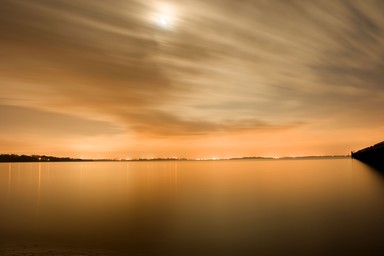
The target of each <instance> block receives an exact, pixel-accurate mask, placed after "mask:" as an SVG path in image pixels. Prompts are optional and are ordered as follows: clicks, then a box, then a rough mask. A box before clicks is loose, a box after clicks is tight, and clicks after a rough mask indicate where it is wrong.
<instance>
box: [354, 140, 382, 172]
mask: <svg viewBox="0 0 384 256" xmlns="http://www.w3.org/2000/svg"><path fill="white" fill-rule="evenodd" d="M351 156H352V158H355V159H357V160H360V161H362V162H364V163H366V164H369V165H372V166H374V167H379V168H380V169H381V170H382V169H384V141H382V142H380V143H377V144H375V145H373V146H370V147H367V148H363V149H361V150H359V151H356V152H352V153H351Z"/></svg>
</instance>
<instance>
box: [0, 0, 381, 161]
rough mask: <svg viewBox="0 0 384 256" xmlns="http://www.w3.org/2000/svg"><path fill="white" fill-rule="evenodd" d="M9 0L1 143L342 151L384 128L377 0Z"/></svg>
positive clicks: (102, 153)
mask: <svg viewBox="0 0 384 256" xmlns="http://www.w3.org/2000/svg"><path fill="white" fill-rule="evenodd" d="M0 4H1V10H0V12H1V15H0V120H1V123H0V124H1V125H0V153H4V154H6V153H15V154H46V155H56V156H70V157H81V156H82V157H91V158H136V157H240V156H298V155H333V154H348V153H349V152H350V151H351V150H357V149H360V148H362V147H366V146H369V145H371V144H374V143H377V142H379V141H382V140H383V138H384V136H383V133H384V107H383V105H384V85H383V81H384V72H383V70H384V48H383V45H384V3H383V2H382V1H358V0H357V1H352V0H351V1H250V0H249V1H232V0H222V1H200V0H181V1H154V0H152V1H138V0H136V1H135V0H131V1H126V0H124V1H123V0H113V1H85V0H77V1H67V0H33V1H29V0H25V1H23V0H9V1H8V0H0Z"/></svg>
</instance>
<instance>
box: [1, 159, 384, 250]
mask: <svg viewBox="0 0 384 256" xmlns="http://www.w3.org/2000/svg"><path fill="white" fill-rule="evenodd" d="M383 196H384V176H383V175H382V174H380V173H379V172H377V171H375V170H373V169H371V168H370V167H368V166H366V165H364V164H362V163H360V162H358V161H356V160H352V159H323V160H253V161H252V160H249V161H245V160H244V161H203V162H202V161H198V162H188V161H179V162H176V161H169V162H76V163H75V162H73V163H72V162H70V163H3V164H0V207H1V208H0V210H1V211H0V232H1V237H2V240H3V241H6V242H4V245H3V247H4V248H6V246H7V245H6V243H12V244H16V245H17V244H18V243H19V244H22V243H28V242H29V243H33V244H38V245H39V246H40V245H41V246H43V245H44V246H48V247H49V246H51V247H52V248H53V249H52V250H54V248H56V247H57V246H61V247H64V248H65V247H71V248H72V247H76V248H88V249H89V248H92V249H94V250H98V249H100V250H103V249H107V248H108V249H113V250H114V251H113V253H110V254H119V253H120V254H122V255H124V254H127V253H130V254H132V255H135V253H137V254H138V255H143V254H144V255H248V254H249V255H255V254H256V253H259V254H261V255H286V254H289V253H295V254H296V255H298V254H301V255H331V254H335V255H340V253H354V254H357V253H361V254H362V255H363V254H366V253H369V252H373V251H374V250H378V249H379V247H380V246H381V238H382V237H384V236H383V235H384V226H383V223H384V197H383ZM53 245H55V246H53ZM0 246H1V244H0ZM51 247H50V248H51ZM79 250H80V249H79ZM84 250H85V249H84ZM0 252H5V253H6V252H7V251H6V249H3V251H1V250H0ZM68 254H70V253H68Z"/></svg>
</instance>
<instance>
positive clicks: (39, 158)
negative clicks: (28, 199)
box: [0, 154, 94, 162]
mask: <svg viewBox="0 0 384 256" xmlns="http://www.w3.org/2000/svg"><path fill="white" fill-rule="evenodd" d="M75 161H94V160H92V159H79V158H70V157H55V156H45V155H32V156H27V155H15V154H2V155H0V162H75Z"/></svg>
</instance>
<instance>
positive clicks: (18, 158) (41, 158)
mask: <svg viewBox="0 0 384 256" xmlns="http://www.w3.org/2000/svg"><path fill="white" fill-rule="evenodd" d="M345 157H349V156H348V155H345V156H300V157H279V158H276V157H256V156H250V157H234V158H220V159H216V158H215V159H212V158H202V159H188V158H175V157H166V158H137V159H83V158H70V157H55V156H46V155H31V156H29V155H16V154H1V155H0V162H93V161H94V162H96V161H98V162H103V161H104V162H108V161H129V162H148V161H217V160H271V159H273V160H277V159H286V160H294V159H325V158H328V159H335V158H345Z"/></svg>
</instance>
